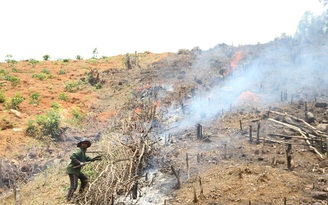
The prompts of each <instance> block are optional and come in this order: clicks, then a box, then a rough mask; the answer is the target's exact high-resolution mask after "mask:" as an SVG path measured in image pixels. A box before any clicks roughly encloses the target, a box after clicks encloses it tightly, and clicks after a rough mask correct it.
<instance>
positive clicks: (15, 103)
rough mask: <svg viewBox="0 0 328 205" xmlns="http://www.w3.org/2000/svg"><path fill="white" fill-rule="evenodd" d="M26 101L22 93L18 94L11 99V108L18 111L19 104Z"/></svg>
mask: <svg viewBox="0 0 328 205" xmlns="http://www.w3.org/2000/svg"><path fill="white" fill-rule="evenodd" d="M23 101H24V98H23V97H22V96H21V94H20V93H16V94H15V96H14V97H12V98H10V102H11V104H10V107H11V108H13V109H15V110H18V109H19V104H21V103H22V102H23Z"/></svg>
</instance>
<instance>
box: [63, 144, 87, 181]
mask: <svg viewBox="0 0 328 205" xmlns="http://www.w3.org/2000/svg"><path fill="white" fill-rule="evenodd" d="M70 159H71V162H70V163H69V165H68V166H67V169H66V173H67V174H75V175H79V174H80V172H81V167H77V168H74V167H75V166H78V165H79V164H80V163H81V162H89V161H92V158H90V157H88V156H87V155H85V150H83V149H82V148H80V147H78V148H76V149H75V150H74V152H73V154H72V155H71V156H70Z"/></svg>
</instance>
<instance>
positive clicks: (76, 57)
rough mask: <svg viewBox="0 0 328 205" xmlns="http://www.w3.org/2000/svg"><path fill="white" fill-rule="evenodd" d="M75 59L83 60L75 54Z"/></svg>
mask: <svg viewBox="0 0 328 205" xmlns="http://www.w3.org/2000/svg"><path fill="white" fill-rule="evenodd" d="M75 59H76V60H83V58H82V57H81V56H80V55H77V56H75Z"/></svg>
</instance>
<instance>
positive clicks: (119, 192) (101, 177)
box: [75, 101, 160, 205]
mask: <svg viewBox="0 0 328 205" xmlns="http://www.w3.org/2000/svg"><path fill="white" fill-rule="evenodd" d="M137 107H140V102H138V101H134V102H130V104H129V105H125V108H126V109H123V110H122V111H121V112H119V113H117V115H116V117H115V118H113V119H112V121H111V122H110V123H109V124H110V125H109V126H108V128H107V129H106V130H105V131H103V133H102V135H101V139H100V141H99V142H98V143H97V144H98V145H99V146H100V150H99V151H100V152H102V160H101V161H97V162H95V163H93V164H90V165H87V166H85V167H83V172H84V173H85V174H87V175H88V176H89V181H90V182H89V186H88V187H87V188H86V190H85V192H84V194H82V195H79V196H78V198H76V199H75V203H77V204H88V205H92V204H97V205H102V204H104V205H105V204H106V205H107V204H117V202H122V201H125V200H127V198H128V197H131V198H133V199H136V198H137V192H138V190H140V189H141V188H142V186H143V185H145V186H146V184H144V183H140V182H142V180H141V178H142V174H143V173H144V171H145V168H146V167H147V166H148V163H149V161H150V159H152V158H154V157H155V156H156V154H157V150H158V147H157V144H158V143H157V142H159V141H160V139H158V138H156V136H155V134H153V126H152V125H153V121H154V120H155V110H156V107H154V105H153V103H152V102H151V101H149V103H143V106H142V112H141V113H135V112H134V110H135V109H136V108H137ZM127 108H128V109H127ZM114 202H115V203H114Z"/></svg>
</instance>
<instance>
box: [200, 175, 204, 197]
mask: <svg viewBox="0 0 328 205" xmlns="http://www.w3.org/2000/svg"><path fill="white" fill-rule="evenodd" d="M199 186H200V195H203V194H204V191H203V185H202V179H201V178H200V177H199Z"/></svg>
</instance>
